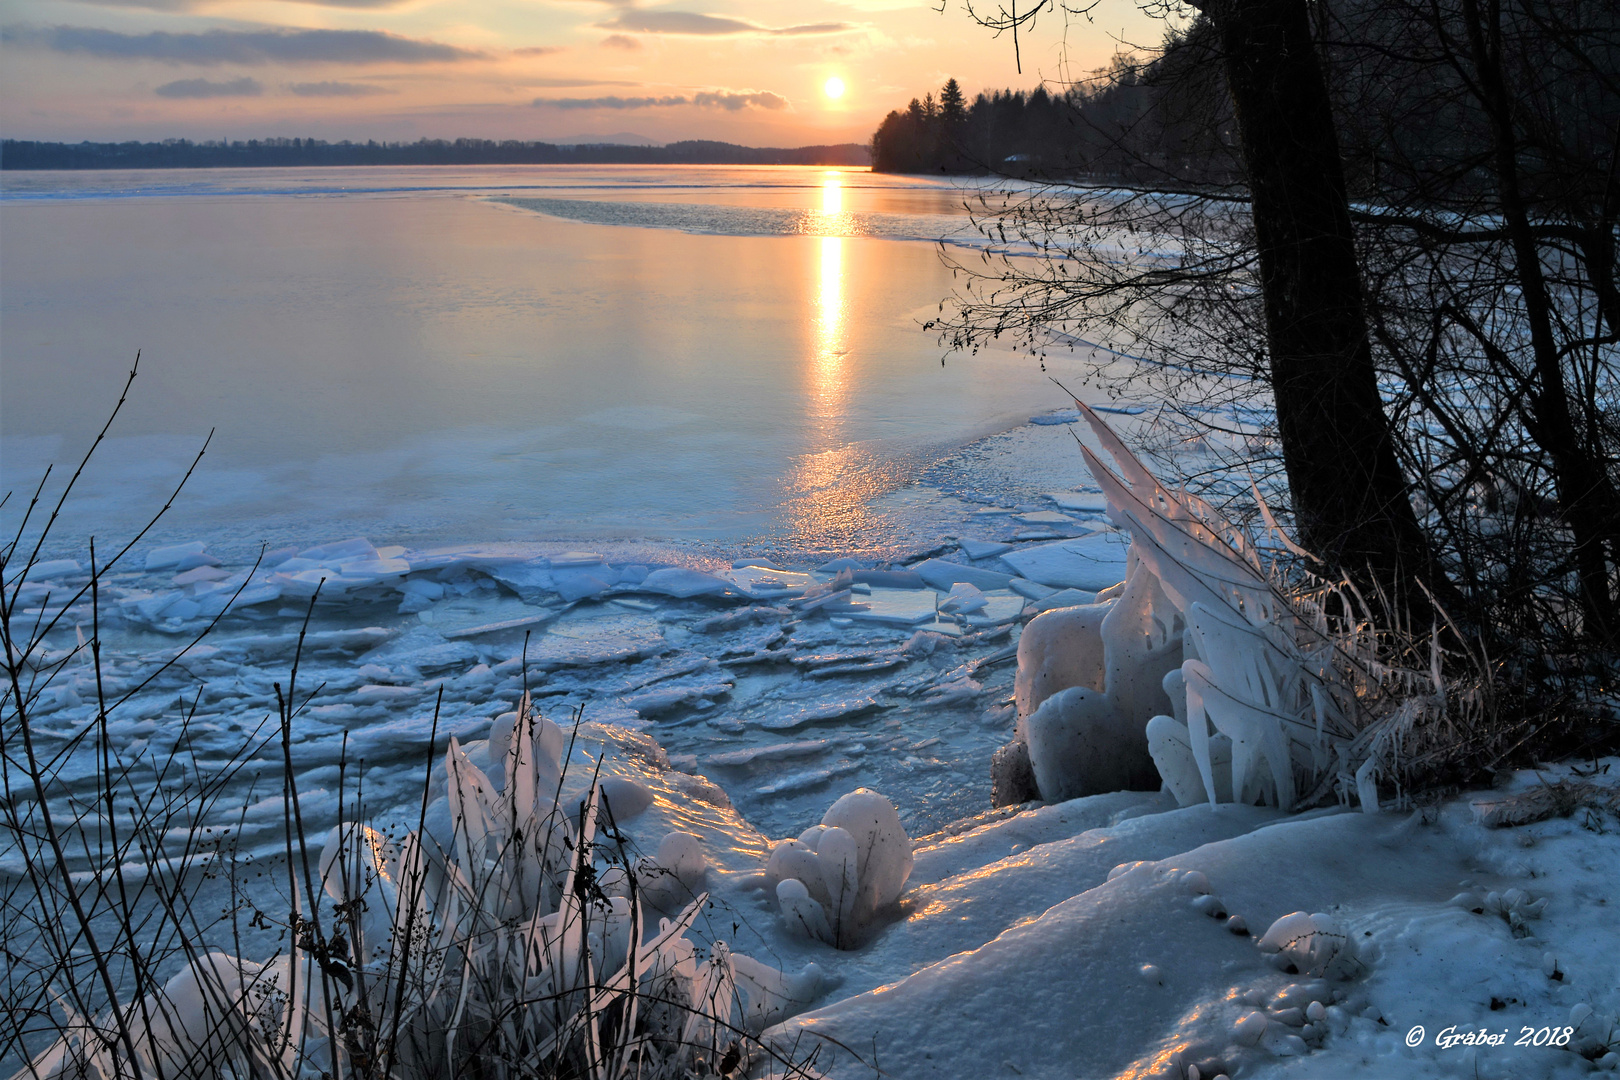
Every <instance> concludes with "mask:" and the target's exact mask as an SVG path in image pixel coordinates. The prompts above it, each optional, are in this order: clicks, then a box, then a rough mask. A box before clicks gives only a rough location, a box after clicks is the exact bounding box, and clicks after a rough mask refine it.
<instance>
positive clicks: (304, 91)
mask: <svg viewBox="0 0 1620 1080" xmlns="http://www.w3.org/2000/svg"><path fill="white" fill-rule="evenodd" d="M287 89H288V90H291V91H292V92H293V93H294V94H297V95H298V96H299V97H371V96H373V95H374V94H393V93H396V92H397V91H394V90H390V89H388V88H387V87H384V86H372V85H371V84H370V83H352V82H299V83H288V84H287Z"/></svg>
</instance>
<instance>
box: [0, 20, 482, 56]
mask: <svg viewBox="0 0 1620 1080" xmlns="http://www.w3.org/2000/svg"><path fill="white" fill-rule="evenodd" d="M0 43H4V44H6V45H10V46H13V47H25V48H37V49H50V50H51V51H53V52H59V53H76V54H82V55H86V56H95V57H100V58H103V59H111V60H160V61H163V62H165V63H170V64H227V63H229V64H269V63H280V64H324V63H346V64H381V63H404V64H424V63H443V62H447V61H458V60H474V59H479V58H482V57H483V56H485V55H486V54H484V53H482V52H478V51H476V50H473V49H463V48H460V47H458V46H455V45H445V44H442V43H440V42H437V41H421V40H418V39H416V38H408V37H401V36H399V35H398V34H389V33H384V32H383V31H380V30H299V29H292V28H286V29H277V28H266V29H263V30H207V31H204V32H202V33H170V32H168V31H164V30H156V31H153V32H151V33H146V34H123V33H119V32H118V31H116V30H101V29H96V28H93V27H85V26H52V27H43V28H37V27H7V28H5V29H4V30H0Z"/></svg>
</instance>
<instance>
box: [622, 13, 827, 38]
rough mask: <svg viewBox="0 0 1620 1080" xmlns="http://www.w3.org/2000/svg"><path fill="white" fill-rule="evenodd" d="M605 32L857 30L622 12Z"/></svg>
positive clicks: (714, 33) (781, 33)
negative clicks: (769, 24) (765, 24)
mask: <svg viewBox="0 0 1620 1080" xmlns="http://www.w3.org/2000/svg"><path fill="white" fill-rule="evenodd" d="M596 25H597V26H599V27H601V28H602V29H604V30H628V31H630V32H632V33H638V34H694V35H699V36H705V37H723V36H726V35H731V34H766V35H772V36H794V35H800V34H841V33H844V32H845V31H848V30H855V29H857V27H856V26H855V25H854V24H853V23H842V22H825V23H804V24H801V25H799V26H780V27H773V26H761V25H759V24H758V23H751V22H748V21H747V20H745V19H733V18H730V17H728V16H725V15H702V14H699V13H697V12H695V11H638V10H630V11H621V12H620V13H619V14H617V15H615V16H614V17H613V18H611V19H608V20H607V21H606V22H599V23H597V24H596Z"/></svg>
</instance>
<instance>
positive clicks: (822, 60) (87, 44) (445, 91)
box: [0, 0, 1163, 146]
mask: <svg viewBox="0 0 1620 1080" xmlns="http://www.w3.org/2000/svg"><path fill="white" fill-rule="evenodd" d="M989 2H993V0H989ZM1162 33H1163V26H1162V24H1160V23H1158V22H1156V21H1155V20H1152V19H1150V18H1148V17H1146V16H1144V15H1142V14H1141V13H1140V12H1139V11H1138V10H1137V8H1136V5H1135V4H1134V3H1132V2H1131V0H1101V3H1100V4H1099V5H1098V6H1097V7H1096V8H1095V9H1094V11H1093V13H1092V20H1091V21H1088V20H1086V19H1084V18H1073V19H1071V20H1070V25H1069V26H1068V28H1067V31H1066V32H1065V28H1064V25H1063V19H1062V18H1061V16H1058V15H1053V14H1048V16H1047V17H1046V18H1045V19H1044V21H1043V22H1042V24H1041V25H1040V26H1039V27H1038V28H1037V32H1036V33H1035V35H1034V37H1033V39H1032V40H1031V39H1029V38H1027V37H1026V38H1025V39H1024V40H1023V41H1022V45H1023V50H1022V53H1023V61H1024V73H1023V74H1022V75H1019V74H1018V73H1017V71H1016V70H1015V69H1014V66H1013V51H1012V43H1011V41H1010V39H1007V38H1002V39H1000V40H994V39H992V38H991V36H990V35H989V34H988V33H987V32H986V31H984V30H982V29H980V28H978V27H976V26H975V25H973V23H972V22H971V21H970V20H969V18H968V16H967V15H966V13H965V12H964V10H963V9H962V7H961V3H960V0H947V7H946V10H945V11H944V12H943V13H941V12H940V11H939V10H938V9H937V6H934V5H931V4H930V3H929V0H797V2H784V0H677V2H676V3H674V4H667V3H655V4H642V3H634V2H631V3H620V2H614V0H0V129H3V134H4V135H5V137H7V138H35V139H70V140H78V139H94V140H105V139H127V138H138V139H160V138H165V137H186V138H192V139H218V138H230V139H247V138H261V137H267V136H276V135H280V136H313V137H317V138H324V139H332V140H336V139H343V138H351V139H357V140H365V139H389V140H396V139H416V138H420V137H423V136H428V137H456V136H474V137H481V138H499V139H547V138H553V139H554V138H559V137H568V136H575V135H612V134H615V133H619V132H633V133H637V134H641V135H644V136H647V137H650V138H652V139H654V140H656V141H659V142H667V141H673V140H676V139H685V138H711V139H724V140H726V141H729V142H739V143H744V144H748V145H755V146H799V145H806V144H811V143H823V142H845V141H855V142H865V141H866V140H867V139H868V138H869V137H870V136H871V133H872V131H873V129H874V128H875V127H876V126H877V123H878V121H879V120H881V119H882V117H883V114H884V113H885V112H887V111H888V110H889V109H891V108H897V107H901V106H903V105H904V104H905V102H906V101H907V100H908V99H909V98H911V97H912V96H913V95H917V96H920V95H921V94H922V93H923V92H925V91H927V90H929V89H932V88H937V87H938V86H939V85H940V84H941V83H942V82H944V80H945V79H946V78H947V77H948V76H953V75H954V76H955V77H956V78H957V79H958V80H959V81H960V82H961V84H962V86H963V87H964V89H966V90H967V91H968V93H969V94H970V95H971V94H972V93H974V92H976V91H978V90H980V89H983V88H990V87H1005V86H1017V87H1024V88H1028V87H1032V86H1034V85H1035V84H1036V82H1038V81H1039V80H1040V79H1042V78H1043V77H1044V78H1046V79H1052V80H1056V79H1060V78H1062V77H1063V76H1064V75H1065V74H1066V73H1067V74H1070V75H1078V74H1083V73H1085V72H1087V71H1089V70H1091V69H1093V68H1096V67H1099V66H1101V65H1102V64H1104V63H1105V62H1106V61H1107V59H1108V57H1109V56H1110V55H1111V54H1112V53H1113V52H1114V51H1115V50H1116V49H1117V48H1118V42H1119V41H1120V40H1121V38H1122V36H1123V37H1124V39H1126V40H1128V41H1130V42H1132V43H1137V44H1152V43H1154V42H1156V41H1157V40H1158V39H1159V38H1160V37H1161V36H1162ZM1065 38H1066V41H1067V45H1066V48H1065V44H1064V42H1065ZM835 76H836V77H837V78H840V79H842V80H843V83H844V84H845V87H846V90H845V92H844V94H843V95H842V96H841V97H839V98H837V99H832V98H829V97H828V96H827V95H826V94H825V92H824V90H823V87H824V86H825V84H826V82H827V80H828V79H829V78H832V77H835Z"/></svg>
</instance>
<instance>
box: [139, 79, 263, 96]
mask: <svg viewBox="0 0 1620 1080" xmlns="http://www.w3.org/2000/svg"><path fill="white" fill-rule="evenodd" d="M156 93H157V96H158V97H166V98H221V97H258V96H259V95H260V94H262V93H264V87H262V86H260V85H259V82H258V80H257V79H230V80H228V81H225V82H209V81H208V80H207V79H179V80H177V81H175V82H172V83H164V84H163V85H162V86H160V87H158V88H157V90H156Z"/></svg>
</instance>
